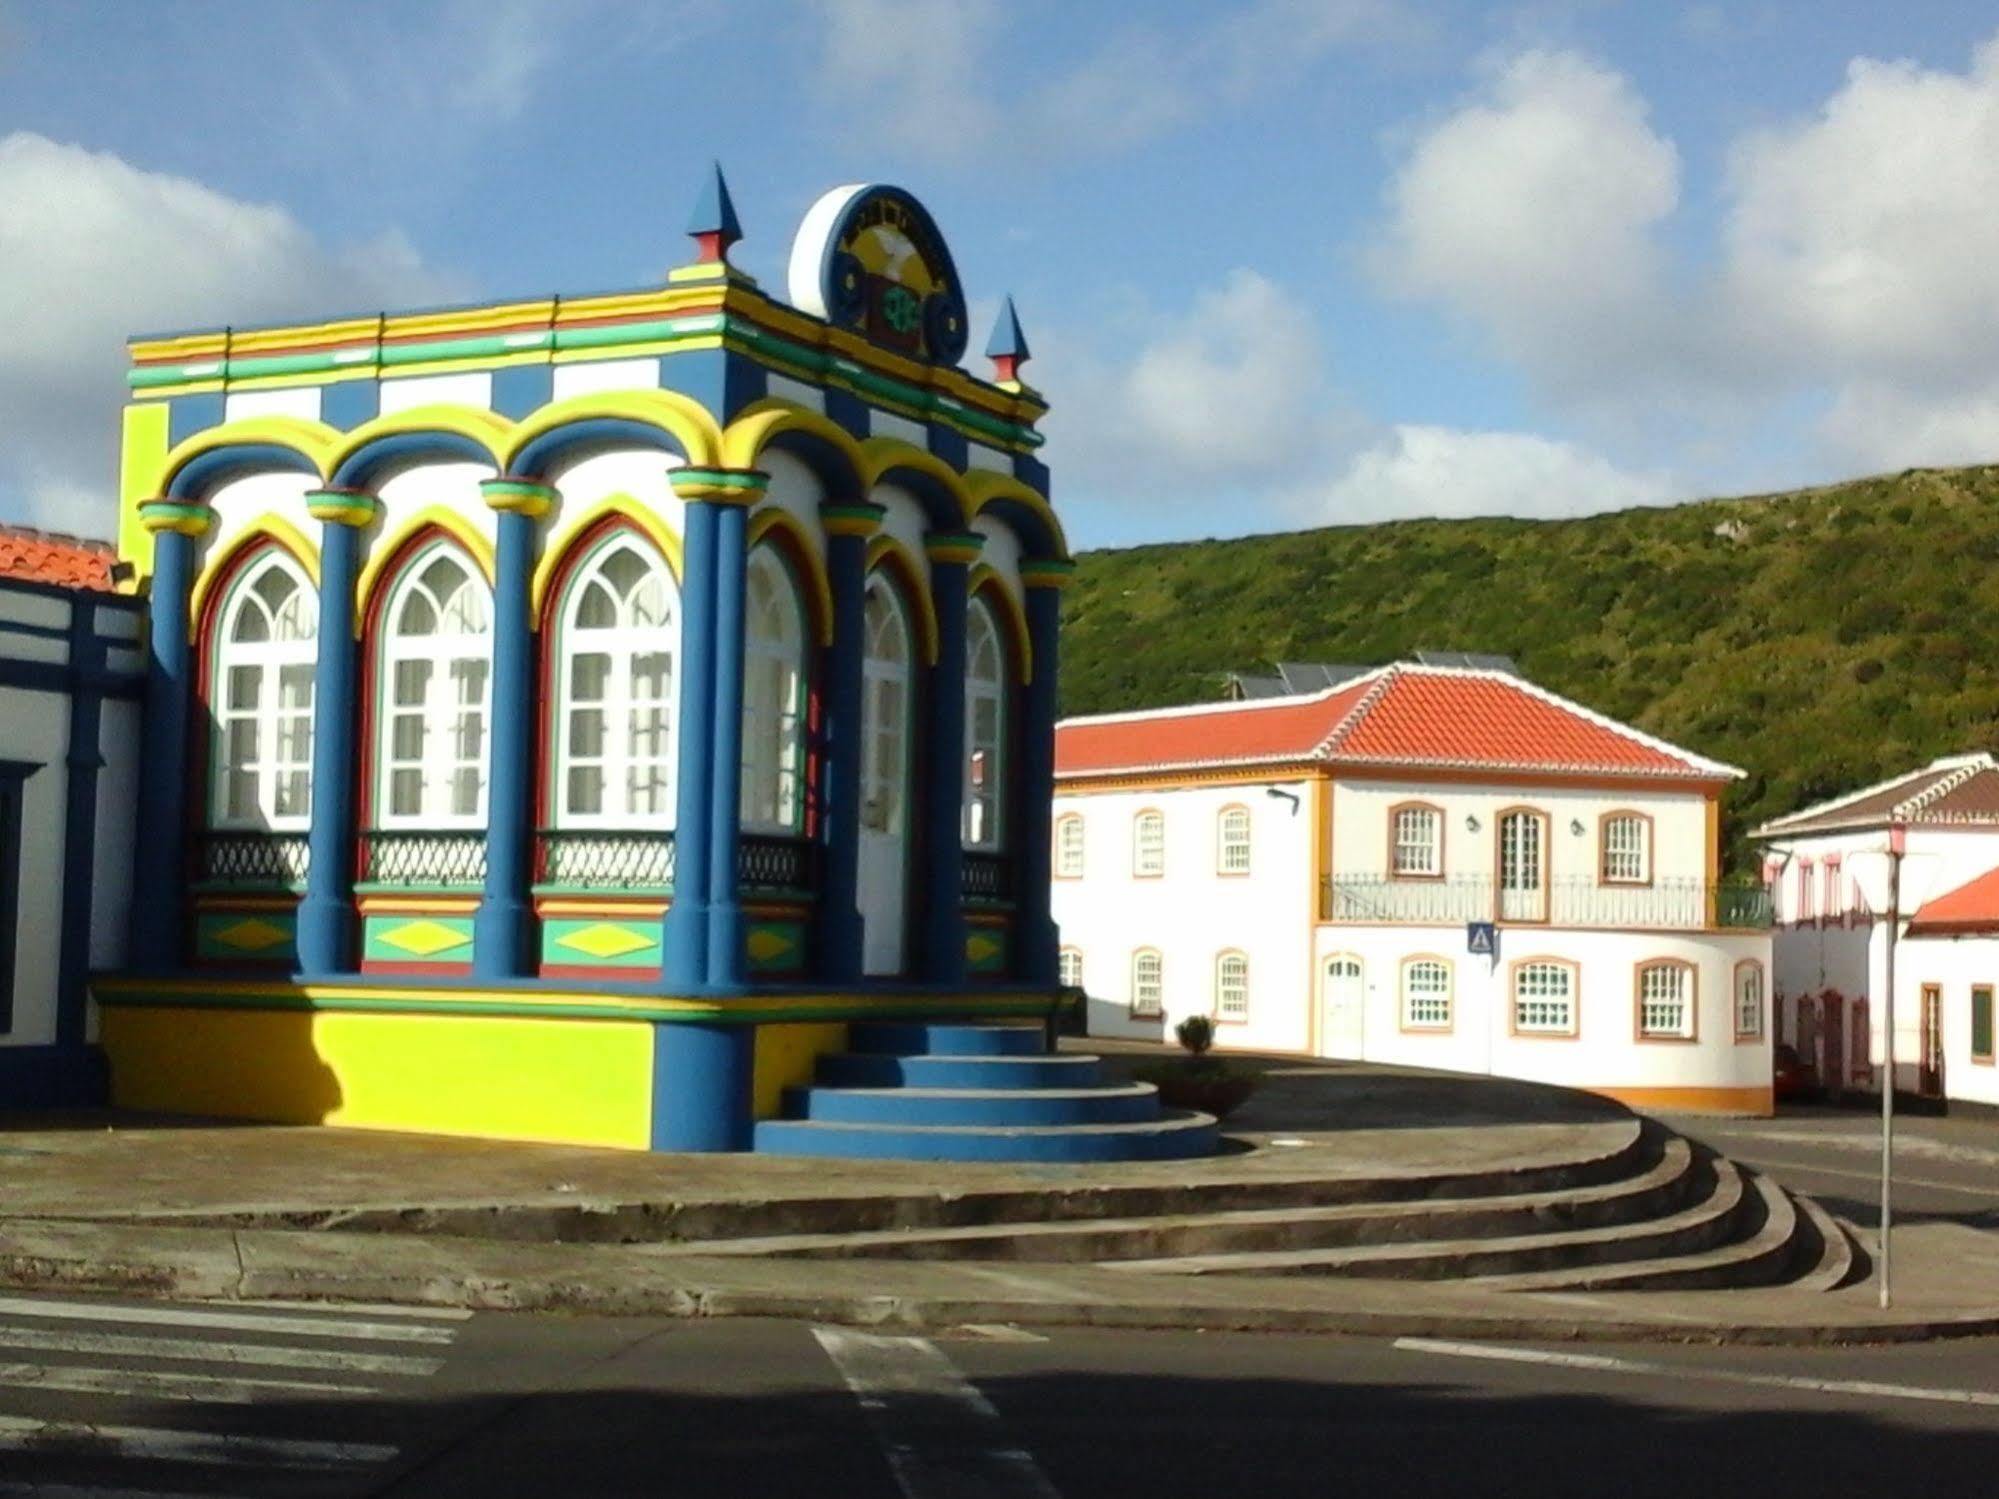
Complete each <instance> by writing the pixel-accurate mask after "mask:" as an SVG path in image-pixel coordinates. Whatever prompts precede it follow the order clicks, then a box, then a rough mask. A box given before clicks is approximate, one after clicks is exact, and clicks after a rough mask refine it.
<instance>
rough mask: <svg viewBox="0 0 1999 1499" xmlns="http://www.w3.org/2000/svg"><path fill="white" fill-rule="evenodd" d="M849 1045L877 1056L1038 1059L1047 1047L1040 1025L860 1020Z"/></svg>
mask: <svg viewBox="0 0 1999 1499" xmlns="http://www.w3.org/2000/svg"><path fill="white" fill-rule="evenodd" d="M847 1045H848V1046H849V1048H851V1049H852V1050H854V1051H858V1052H866V1053H868V1054H870V1055H875V1056H882V1055H888V1056H939V1057H995V1056H1011V1057H1039V1056H1046V1055H1047V1053H1048V1045H1047V1041H1046V1038H1045V1036H1044V1034H1043V1032H1042V1029H1041V1027H1040V1026H1038V1025H973V1024H970V1023H968V1022H955V1021H954V1022H934V1021H921V1020H864V1021H857V1022H856V1023H855V1024H854V1025H853V1026H852V1027H851V1028H850V1029H849V1032H848V1040H847Z"/></svg>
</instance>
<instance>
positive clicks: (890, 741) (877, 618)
mask: <svg viewBox="0 0 1999 1499" xmlns="http://www.w3.org/2000/svg"><path fill="white" fill-rule="evenodd" d="M877 602H879V604H880V608H879V609H876V608H875V605H876V604H877ZM861 611H862V628H863V629H864V630H865V631H866V632H867V646H866V649H865V651H864V653H863V655H862V659H861V691H862V692H863V694H864V695H865V696H864V704H863V708H862V712H861V723H862V725H863V729H864V732H863V735H862V737H863V739H864V741H865V743H864V744H863V745H862V748H861V826H862V828H863V829H864V830H866V831H868V832H871V833H881V834H887V835H900V834H901V833H902V832H903V830H904V829H905V828H906V827H907V826H908V825H909V810H910V809H909V745H910V726H911V723H912V721H913V712H914V706H915V700H916V654H915V651H916V646H915V638H914V636H913V634H912V632H911V630H910V626H909V612H908V609H907V607H906V606H905V604H904V603H903V597H902V590H901V589H900V588H898V587H896V585H895V584H894V583H892V582H890V581H889V579H888V578H886V577H885V576H883V575H882V573H880V572H875V573H872V574H870V575H869V577H868V585H867V592H866V594H865V596H864V598H863V601H862V606H861ZM870 616H872V617H870ZM885 697H886V698H888V699H891V701H890V702H889V703H888V705H887V707H886V708H885V707H884V698H885Z"/></svg>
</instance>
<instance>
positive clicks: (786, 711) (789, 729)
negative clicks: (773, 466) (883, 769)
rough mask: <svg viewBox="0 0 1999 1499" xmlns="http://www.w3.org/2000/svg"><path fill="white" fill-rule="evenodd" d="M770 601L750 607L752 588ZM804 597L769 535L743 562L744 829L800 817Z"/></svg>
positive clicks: (794, 825) (788, 828) (793, 826)
mask: <svg viewBox="0 0 1999 1499" xmlns="http://www.w3.org/2000/svg"><path fill="white" fill-rule="evenodd" d="M762 588H768V589H770V590H771V591H770V592H769V593H767V594H766V595H765V597H766V599H767V600H768V601H769V603H770V604H771V605H772V606H773V607H771V608H769V609H764V608H759V607H758V597H757V595H758V592H759V590H760V589H762ZM806 691H807V688H806V670H805V602H804V599H803V598H802V597H801V596H800V594H799V589H798V579H797V578H796V577H795V576H794V574H793V571H792V567H791V564H790V563H789V562H788V561H786V560H785V558H784V557H783V556H782V555H781V554H780V552H779V551H778V549H777V548H776V547H774V546H772V545H770V544H769V543H764V544H762V545H759V546H757V547H754V548H752V549H751V551H750V555H749V560H748V561H747V562H746V563H745V564H744V569H743V728H742V741H743V742H742V786H741V788H740V794H739V797H738V802H737V810H738V814H739V818H740V822H741V826H742V829H743V831H744V832H746V833H769V834H776V835H778V836H780V837H788V836H795V835H796V834H797V833H798V832H799V830H800V829H801V828H802V827H803V826H804V820H805V695H806Z"/></svg>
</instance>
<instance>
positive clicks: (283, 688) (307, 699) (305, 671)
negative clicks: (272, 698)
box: [278, 663, 313, 711]
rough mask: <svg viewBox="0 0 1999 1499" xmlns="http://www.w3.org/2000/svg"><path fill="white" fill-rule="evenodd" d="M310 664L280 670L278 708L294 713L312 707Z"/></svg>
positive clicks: (295, 665)
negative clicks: (290, 710)
mask: <svg viewBox="0 0 1999 1499" xmlns="http://www.w3.org/2000/svg"><path fill="white" fill-rule="evenodd" d="M312 676H313V668H312V666H311V664H310V663H291V664H287V665H284V666H281V667H279V668H278V706H279V707H280V708H289V709H292V710H294V711H298V710H301V709H303V710H309V709H310V708H311V707H312Z"/></svg>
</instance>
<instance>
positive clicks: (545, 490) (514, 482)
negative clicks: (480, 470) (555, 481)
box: [479, 475, 555, 518]
mask: <svg viewBox="0 0 1999 1499" xmlns="http://www.w3.org/2000/svg"><path fill="white" fill-rule="evenodd" d="M479 497H480V498H481V499H483V500H484V501H485V502H486V503H487V504H488V505H489V506H491V507H492V508H493V509H495V510H500V511H506V512H509V513H512V514H516V515H525V516H528V517H530V518H539V517H541V516H544V515H546V514H548V512H549V508H550V507H551V506H553V505H554V504H555V489H554V487H553V486H552V485H548V484H541V483H537V482H536V481H535V480H533V479H515V478H511V477H509V476H507V475H502V476H501V477H499V478H497V479H481V480H480V481H479Z"/></svg>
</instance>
